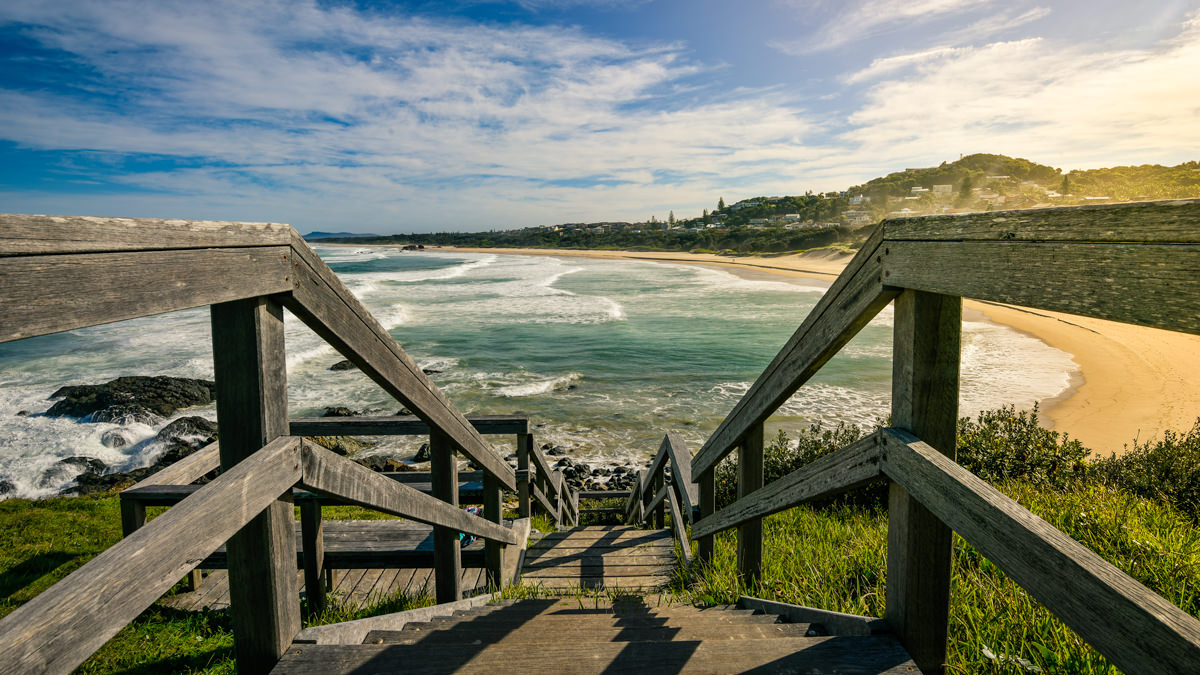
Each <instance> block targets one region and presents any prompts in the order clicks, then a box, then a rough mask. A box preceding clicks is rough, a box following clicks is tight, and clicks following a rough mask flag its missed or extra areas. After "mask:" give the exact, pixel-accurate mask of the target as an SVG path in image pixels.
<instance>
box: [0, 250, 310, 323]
mask: <svg viewBox="0 0 1200 675" xmlns="http://www.w3.org/2000/svg"><path fill="white" fill-rule="evenodd" d="M288 255H289V250H288V248H287V247H286V246H274V247H265V248H244V249H221V248H213V249H201V250H194V251H146V252H139V253H85V254H79V255H53V256H21V257H15V258H3V264H0V316H3V317H4V322H3V323H2V324H0V342H8V341H10V340H19V339H22V338H27V337H33V336H35V335H46V334H48V333H57V332H60V331H64V330H72V329H75V328H83V327H85V326H95V325H98V324H103V323H111V322H113V321H122V320H125V319H133V318H137V317H142V316H150V315H152V314H161V313H163V312H170V311H174V310H177V309H187V308H189V307H201V306H203V305H209V304H213V303H217V302H226V301H229V300H236V299H240V298H248V297H253V296H257V295H263V294H266V293H276V292H279V291H283V290H287V289H288V288H290V287H291V281H290V280H289V278H288V275H289V271H290V266H289V265H288ZM33 299H36V302H34V301H33Z"/></svg>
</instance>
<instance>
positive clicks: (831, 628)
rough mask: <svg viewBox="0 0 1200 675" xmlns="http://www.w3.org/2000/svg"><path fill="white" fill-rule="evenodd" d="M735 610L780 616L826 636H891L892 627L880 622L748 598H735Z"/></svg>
mask: <svg viewBox="0 0 1200 675" xmlns="http://www.w3.org/2000/svg"><path fill="white" fill-rule="evenodd" d="M738 607H743V608H746V609H755V610H758V611H760V612H765V613H767V614H774V615H776V616H781V617H783V618H785V619H787V620H788V621H791V622H792V623H794V624H795V623H801V624H820V625H821V626H822V627H823V628H825V630H826V631H828V633H827V634H828V635H879V634H882V633H889V632H891V626H889V625H888V623H887V621H885V620H883V619H877V618H875V617H871V616H858V615H856V614H843V613H842V612H830V611H829V610H825V609H814V608H812V607H804V606H802V605H793V604H790V603H786V602H776V601H774V600H763V599H760V598H752V597H750V596H748V595H743V596H741V597H739V598H738Z"/></svg>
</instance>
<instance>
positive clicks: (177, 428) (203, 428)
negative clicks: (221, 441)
mask: <svg viewBox="0 0 1200 675" xmlns="http://www.w3.org/2000/svg"><path fill="white" fill-rule="evenodd" d="M155 438H157V439H158V440H160V441H182V442H186V443H188V444H190V445H192V446H194V447H195V448H196V449H200V448H202V447H204V446H206V445H208V444H209V443H212V442H213V441H215V440H217V423H216V422H213V421H211V420H208V419H205V418H203V417H200V416H198V415H189V416H187V417H180V418H179V419H177V420H175V421H173V422H171V423H170V424H168V425H167V426H165V427H163V428H162V429H160V430H159V432H158V434H157V435H155Z"/></svg>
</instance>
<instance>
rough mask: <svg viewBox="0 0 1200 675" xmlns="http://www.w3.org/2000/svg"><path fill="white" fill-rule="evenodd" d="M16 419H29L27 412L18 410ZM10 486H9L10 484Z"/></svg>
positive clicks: (0, 493)
mask: <svg viewBox="0 0 1200 675" xmlns="http://www.w3.org/2000/svg"><path fill="white" fill-rule="evenodd" d="M17 417H29V411H28V410H18V411H17ZM10 485H11V483H10ZM2 494H4V493H3V492H0V495H2Z"/></svg>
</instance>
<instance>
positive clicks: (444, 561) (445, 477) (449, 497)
mask: <svg viewBox="0 0 1200 675" xmlns="http://www.w3.org/2000/svg"><path fill="white" fill-rule="evenodd" d="M429 473H430V481H431V482H432V484H433V485H432V487H433V496H434V497H437V498H438V499H440V500H442V501H444V502H446V503H447V504H451V505H453V506H458V459H457V458H456V457H455V452H454V441H452V440H451V439H450V437H449V436H447V435H446V434H444V433H442V432H440V431H438V430H437V429H430V431H429ZM433 567H434V587H435V589H436V593H435V596H436V598H437V602H438V604H439V605H440V604H442V603H444V602H454V601H455V600H461V599H462V549H461V546H460V544H459V541H458V532H457V531H456V530H453V529H451V528H448V527H438V526H435V527H434V528H433Z"/></svg>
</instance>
